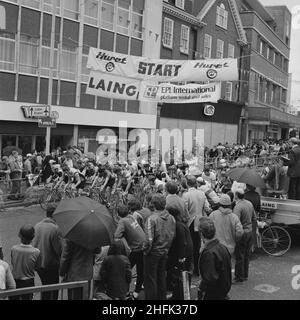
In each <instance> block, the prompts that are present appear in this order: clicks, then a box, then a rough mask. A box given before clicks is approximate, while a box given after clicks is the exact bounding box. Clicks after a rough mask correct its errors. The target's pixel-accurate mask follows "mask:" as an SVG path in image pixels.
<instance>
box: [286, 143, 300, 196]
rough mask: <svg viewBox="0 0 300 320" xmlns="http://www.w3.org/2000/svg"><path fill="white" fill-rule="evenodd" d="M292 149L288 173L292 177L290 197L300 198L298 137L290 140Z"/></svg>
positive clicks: (299, 148) (299, 147) (299, 149)
mask: <svg viewBox="0 0 300 320" xmlns="http://www.w3.org/2000/svg"><path fill="white" fill-rule="evenodd" d="M290 142H291V143H292V150H291V151H290V153H289V161H288V171H287V175H288V176H289V177H290V185H289V194H288V198H289V199H293V200H300V146H299V143H300V141H299V140H298V139H297V138H292V139H291V140H290Z"/></svg>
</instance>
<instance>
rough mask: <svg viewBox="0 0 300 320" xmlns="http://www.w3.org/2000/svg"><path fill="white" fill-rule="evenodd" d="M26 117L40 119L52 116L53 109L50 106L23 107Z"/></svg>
mask: <svg viewBox="0 0 300 320" xmlns="http://www.w3.org/2000/svg"><path fill="white" fill-rule="evenodd" d="M21 108H22V110H23V114H24V117H25V118H27V119H38V118H41V117H49V116H51V109H50V106H49V105H45V104H43V105H33V106H22V107H21Z"/></svg>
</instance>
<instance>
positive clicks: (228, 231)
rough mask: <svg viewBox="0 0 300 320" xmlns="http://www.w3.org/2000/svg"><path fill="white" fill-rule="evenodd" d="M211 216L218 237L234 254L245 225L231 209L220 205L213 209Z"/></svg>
mask: <svg viewBox="0 0 300 320" xmlns="http://www.w3.org/2000/svg"><path fill="white" fill-rule="evenodd" d="M209 218H210V219H211V220H212V221H213V222H214V224H215V228H216V238H217V239H219V241H220V242H221V243H222V244H223V245H224V246H225V247H226V248H227V249H228V251H229V252H230V254H231V255H232V254H233V252H234V248H235V244H236V242H237V241H239V240H240V239H241V237H242V236H243V234H244V230H243V226H242V224H241V222H240V220H239V218H238V217H237V215H235V214H233V212H232V210H231V209H225V208H222V207H220V208H219V209H218V210H216V211H213V212H212V213H211V214H210V216H209Z"/></svg>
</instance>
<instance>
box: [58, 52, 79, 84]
mask: <svg viewBox="0 0 300 320" xmlns="http://www.w3.org/2000/svg"><path fill="white" fill-rule="evenodd" d="M76 72H77V49H76V48H71V47H67V46H63V48H62V52H61V57H60V76H61V78H63V79H68V80H76Z"/></svg>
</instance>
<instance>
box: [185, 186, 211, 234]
mask: <svg viewBox="0 0 300 320" xmlns="http://www.w3.org/2000/svg"><path fill="white" fill-rule="evenodd" d="M182 198H183V200H184V202H185V204H186V206H187V209H188V212H189V221H188V227H189V226H190V225H191V224H192V223H193V221H194V231H199V220H200V218H201V217H203V216H206V213H207V212H209V211H210V207H209V203H208V201H207V198H206V196H205V193H204V192H203V191H201V190H197V189H196V188H190V189H189V191H188V192H186V193H184V194H183V196H182Z"/></svg>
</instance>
